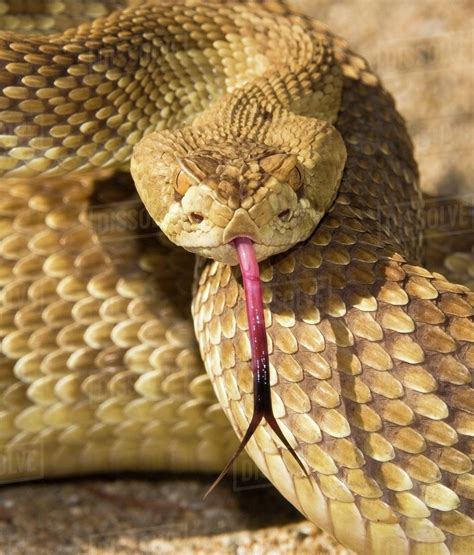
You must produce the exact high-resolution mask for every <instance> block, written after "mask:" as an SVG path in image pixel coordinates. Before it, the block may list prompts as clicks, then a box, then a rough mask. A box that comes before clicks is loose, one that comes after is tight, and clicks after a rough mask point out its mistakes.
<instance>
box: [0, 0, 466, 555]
mask: <svg viewBox="0 0 474 555" xmlns="http://www.w3.org/2000/svg"><path fill="white" fill-rule="evenodd" d="M96 4H100V2H99V3H98V2H96ZM293 4H294V5H295V7H297V8H298V9H300V10H302V11H304V13H307V14H310V15H312V16H314V17H316V18H317V19H319V20H321V21H323V22H324V23H326V24H327V25H328V26H329V27H330V28H331V29H332V30H333V31H334V32H336V33H337V34H339V35H341V36H343V37H344V38H346V39H347V40H348V42H349V43H350V44H351V45H352V47H353V48H354V50H356V51H357V52H358V53H360V54H362V55H363V56H364V57H366V58H367V59H368V61H369V62H370V64H371V65H372V67H374V68H375V69H376V70H377V72H378V73H379V75H380V76H381V77H382V81H383V83H384V84H385V86H386V88H387V89H388V90H389V91H390V92H391V93H392V94H393V95H394V97H395V99H396V102H397V106H398V108H399V110H400V112H401V113H402V115H403V116H404V118H405V120H406V121H407V124H408V128H409V130H410V133H411V136H412V138H413V140H414V143H415V149H416V157H417V159H418V162H419V167H420V174H421V182H422V187H423V189H424V190H425V191H427V192H430V193H433V194H440V195H453V194H455V195H459V196H460V197H462V198H463V199H464V200H465V201H466V202H469V201H470V202H472V201H473V198H474V182H473V177H472V175H473V170H474V156H473V154H474V152H473V148H474V131H473V130H474V125H473V119H474V109H473V102H474V95H473V85H474V25H473V24H474V4H473V2H472V0H451V1H449V2H448V1H446V0H416V2H413V1H412V0H352V1H345V0H299V1H297V0H295V1H294V2H293ZM3 5H4V3H3V2H1V1H0V8H1V7H2V6H3ZM99 7H100V6H99ZM211 481H212V479H211V478H210V477H197V476H196V477H189V476H178V477H172V476H153V477H147V476H144V477H107V478H104V477H99V478H97V479H81V480H77V481H73V480H71V481H61V482H49V483H36V484H26V483H25V484H17V485H6V486H4V487H2V488H1V489H0V552H1V553H7V554H24V553H30V552H32V553H35V554H39V555H41V554H43V553H44V554H46V553H48V554H49V553H59V554H61V555H62V554H69V553H71V554H76V553H87V554H112V553H113V554H115V553H120V554H121V553H125V554H127V553H130V554H140V553H146V554H148V553H160V554H165V553H184V554H186V553H198V554H201V553H202V554H204V553H219V554H220V553H229V554H238V555H242V554H247V553H252V554H253V555H254V554H255V555H257V554H275V555H276V554H280V553H281V554H287V553H298V554H306V553H307V554H312V553H318V554H319V553H320V554H324V553H328V554H329V553H331V554H335V553H337V554H343V553H344V554H346V553H349V552H348V551H347V550H345V549H343V548H341V547H337V546H336V545H335V544H334V542H333V541H332V540H331V539H330V538H329V537H328V536H326V535H324V534H322V533H321V532H319V531H318V530H317V529H316V528H315V527H314V526H313V525H312V524H310V523H308V522H306V521H304V519H303V518H302V517H301V516H300V515H299V514H298V513H297V512H296V511H295V510H294V509H292V507H290V506H289V505H288V504H287V503H286V501H285V500H284V499H283V498H281V497H280V496H279V494H278V493H276V492H275V491H274V490H273V488H271V487H270V486H269V485H267V484H265V483H264V482H263V483H262V482H260V481H258V480H255V479H253V478H252V476H249V477H248V480H243V481H242V480H241V481H239V482H235V481H233V480H232V478H229V480H227V481H226V482H225V483H224V484H223V485H221V486H219V488H218V489H217V490H216V491H215V493H213V495H212V496H211V497H210V498H209V499H207V500H206V501H203V500H202V496H203V494H204V493H205V491H206V489H207V487H208V486H209V484H210V482H211Z"/></svg>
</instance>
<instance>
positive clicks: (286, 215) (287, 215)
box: [278, 210, 291, 222]
mask: <svg viewBox="0 0 474 555" xmlns="http://www.w3.org/2000/svg"><path fill="white" fill-rule="evenodd" d="M278 217H279V218H280V220H281V221H282V222H288V221H289V220H290V219H291V210H283V212H280V213H279V214H278Z"/></svg>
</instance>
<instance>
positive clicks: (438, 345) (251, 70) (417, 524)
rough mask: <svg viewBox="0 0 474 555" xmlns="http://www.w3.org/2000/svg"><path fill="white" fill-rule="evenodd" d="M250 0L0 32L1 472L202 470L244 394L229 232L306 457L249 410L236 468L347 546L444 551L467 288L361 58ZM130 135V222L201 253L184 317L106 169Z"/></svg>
mask: <svg viewBox="0 0 474 555" xmlns="http://www.w3.org/2000/svg"><path fill="white" fill-rule="evenodd" d="M267 7H268V8H269V9H270V11H268V10H267V9H265V7H262V6H259V5H255V4H252V5H234V4H229V5H227V4H226V5H220V4H213V3H207V2H205V3H200V2H194V1H187V2H180V3H174V2H173V3H167V2H162V3H160V4H157V3H151V4H150V5H147V6H140V7H134V8H131V9H129V10H125V11H119V12H115V13H112V14H110V15H109V16H107V17H106V18H105V19H98V20H96V21H94V22H93V23H90V24H84V25H82V26H80V27H77V28H75V29H70V30H67V31H65V32H64V33H63V34H58V35H53V36H50V37H48V38H44V37H41V36H36V37H21V36H18V35H14V34H12V33H8V32H5V33H3V34H2V36H1V41H2V45H1V50H0V63H1V70H0V76H1V79H2V87H3V90H2V95H1V96H0V102H1V105H2V108H1V109H2V112H1V115H0V118H1V119H0V121H1V123H2V145H3V152H2V153H1V156H0V169H1V171H2V175H3V176H4V178H5V179H4V180H2V182H0V189H1V191H2V197H1V199H0V210H1V215H2V221H1V227H0V229H1V234H2V242H1V245H0V255H1V257H2V258H1V264H0V276H1V284H2V287H3V288H2V292H1V314H2V320H1V321H2V326H1V331H2V338H3V339H2V354H1V377H2V380H1V394H0V403H1V410H2V412H1V414H0V416H1V417H0V438H1V442H2V443H1V454H2V468H3V469H5V470H4V473H3V474H4V475H3V476H2V477H3V478H4V479H15V478H19V477H22V478H23V477H25V475H26V477H35V472H36V477H41V476H43V475H48V476H54V475H65V474H76V473H85V472H95V471H106V470H110V469H133V470H139V469H173V470H206V471H217V470H220V469H222V467H223V466H224V464H225V462H226V460H227V459H228V457H229V455H230V454H231V453H232V452H233V451H234V449H235V446H236V443H235V439H234V437H233V432H232V431H231V430H230V429H229V428H228V425H227V422H226V420H225V418H224V417H223V412H222V410H221V407H222V408H223V409H224V412H225V413H226V414H227V416H228V417H229V419H230V421H231V423H232V425H233V427H234V428H235V430H236V431H237V432H238V433H239V435H241V436H242V435H243V434H244V432H245V430H246V429H247V427H248V425H249V421H250V418H251V416H252V410H253V386H252V373H251V366H250V359H251V355H250V343H249V339H248V324H247V318H246V312H245V307H244V295H243V290H242V279H241V276H240V273H239V271H238V269H236V268H235V267H234V266H231V265H227V264H226V263H229V264H235V263H236V257H235V251H234V250H233V248H232V247H230V246H229V244H224V243H227V242H228V241H231V240H232V239H234V238H235V237H239V236H240V235H242V234H246V235H249V236H250V237H251V239H252V240H253V241H254V243H255V250H256V253H257V256H258V258H259V259H261V260H262V262H261V264H260V267H261V276H262V281H263V285H264V287H263V295H264V302H265V319H266V324H267V333H268V340H269V350H270V364H271V368H270V382H271V385H272V400H273V410H274V414H275V416H276V418H277V421H278V423H279V426H280V428H281V429H282V432H283V435H284V437H285V438H287V439H288V440H289V441H290V443H291V445H292V446H293V447H294V449H295V453H296V455H297V457H298V461H302V463H303V468H304V469H305V470H306V472H307V473H308V474H309V475H310V476H308V475H307V474H306V473H305V472H304V471H303V470H302V469H301V468H300V466H298V462H297V461H296V460H295V459H294V458H293V457H292V456H291V454H290V453H289V452H288V450H287V449H285V448H284V447H283V446H282V445H281V443H280V442H279V440H278V439H277V438H276V437H275V436H274V435H272V433H271V432H270V430H269V428H268V426H266V425H261V426H259V427H258V428H257V430H256V432H255V434H254V436H253V438H252V439H251V440H250V442H249V444H248V452H249V454H250V455H251V457H252V458H253V460H254V461H255V462H256V464H257V466H258V467H259V468H260V469H261V470H262V471H263V472H264V473H265V474H266V475H267V476H268V477H269V478H270V480H271V481H272V482H273V483H274V484H275V485H276V486H277V488H278V489H279V490H280V491H281V492H282V493H283V495H285V497H287V498H288V499H289V500H290V501H291V502H292V503H293V504H294V505H295V506H296V507H297V508H298V509H300V510H301V512H302V513H303V514H305V515H306V516H307V517H308V518H309V519H311V520H312V521H313V522H315V523H316V524H317V525H318V526H320V527H322V528H323V529H325V530H326V531H328V532H329V533H331V534H333V535H334V536H335V537H336V539H337V540H338V541H340V542H341V543H342V544H344V545H346V546H348V547H350V548H352V549H354V550H356V551H358V552H361V553H366V552H370V551H372V552H374V553H380V552H382V551H386V550H387V549H389V550H390V549H391V550H393V552H394V553H408V552H410V553H421V552H426V553H446V552H447V551H448V550H450V551H452V552H459V553H462V552H468V551H469V549H470V548H472V537H471V538H470V537H469V535H470V534H471V533H472V521H471V520H470V518H469V503H470V500H471V499H472V496H473V494H472V476H471V475H470V474H469V472H470V470H471V461H470V459H469V453H470V443H469V436H470V435H471V434H472V420H471V419H470V413H471V412H472V396H471V395H472V393H471V391H472V390H471V389H470V379H471V378H470V373H469V369H472V367H473V359H474V354H473V347H472V342H473V341H474V330H473V325H472V314H473V295H472V293H470V292H469V290H468V289H467V288H466V287H463V286H461V285H455V284H453V283H450V282H448V281H446V280H445V279H444V278H443V277H442V276H441V275H439V274H437V273H432V272H429V271H428V270H426V269H425V268H423V267H421V266H418V265H416V261H418V260H419V258H420V248H421V232H422V229H423V218H422V213H423V206H422V201H421V195H420V192H419V189H418V175H417V169H416V164H415V162H414V159H413V153H412V145H411V142H410V139H409V137H408V135H407V133H406V130H405V127H404V123H403V120H402V119H401V117H400V116H399V115H398V113H397V112H396V110H395V107H394V103H393V100H392V98H391V97H390V95H389V94H388V93H387V92H386V91H385V90H384V89H383V88H382V86H381V85H380V83H379V80H378V78H377V77H376V76H375V75H374V74H373V73H372V72H371V70H370V68H369V67H368V65H367V63H366V62H365V60H363V59H362V58H361V57H359V56H357V55H356V54H354V53H353V52H351V51H350V49H349V48H348V47H347V45H346V44H345V42H344V41H342V40H341V39H339V38H338V37H335V36H333V35H332V34H331V33H330V32H329V31H327V30H326V29H325V28H324V26H322V25H321V24H319V23H317V22H314V21H312V20H310V19H307V18H304V17H301V16H297V15H293V14H291V13H289V12H288V11H287V9H286V7H285V6H284V4H283V3H281V4H280V3H278V2H272V3H270V4H268V6H267ZM46 27H47V26H46ZM135 145H136V146H135ZM134 146H135V151H134V157H133V161H132V171H133V176H134V179H135V182H136V185H137V188H138V191H139V193H140V195H141V197H142V199H143V202H144V205H145V206H146V208H147V210H148V211H149V213H150V214H151V216H152V217H153V219H154V220H155V221H156V222H157V223H158V224H159V225H160V226H161V228H162V231H164V233H166V234H167V235H168V236H169V238H171V239H172V240H173V241H176V242H177V243H178V244H182V245H184V246H185V247H186V248H187V249H188V250H191V251H193V252H197V253H198V254H200V255H204V256H211V257H214V258H216V259H217V261H207V260H205V259H204V258H201V259H199V260H198V262H197V264H196V268H195V270H194V274H195V278H194V284H195V285H194V293H193V301H192V304H193V309H192V310H193V321H191V319H190V316H189V314H188V312H189V306H190V304H191V283H192V281H193V257H192V256H191V255H189V254H187V253H186V252H185V251H184V250H182V249H176V248H174V247H173V246H172V245H170V243H168V242H167V241H166V239H165V238H163V237H161V236H160V238H159V240H157V238H156V232H157V230H156V228H155V224H154V222H153V221H150V220H149V219H147V218H146V212H145V211H144V209H143V205H142V204H141V203H140V202H138V201H137V197H136V195H135V192H134V190H133V188H130V186H129V184H128V183H127V178H126V177H125V176H123V175H121V174H113V173H112V170H107V167H110V168H115V167H117V166H120V165H123V164H126V163H127V161H128V160H129V158H130V156H131V154H132V149H133V147H134ZM346 157H347V158H346ZM342 170H344V171H343V174H342V180H341V182H340V184H339V181H340V178H341V172H342ZM334 197H336V198H335V200H334ZM236 216H237V217H236ZM231 220H232V221H233V223H232V225H231V224H229V222H230V221H231ZM293 222H296V225H293ZM316 225H317V227H316V230H314V227H315V226H316ZM229 226H230V227H229ZM232 226H233V229H232ZM249 230H250V231H249ZM269 257H270V258H269ZM193 325H194V328H195V332H196V335H197V337H198V341H199V347H200V354H199V352H198V350H197V346H196V344H195V340H194V335H193V330H192V326H193ZM200 356H202V359H203V360H204V362H205V365H206V368H207V371H208V373H209V374H210V376H211V379H212V381H213V385H214V389H215V393H216V394H217V398H218V399H219V403H217V402H216V399H215V397H214V395H213V393H212V391H211V388H210V382H209V378H208V377H207V376H206V375H204V374H203V373H202V367H201V362H200ZM22 454H26V456H27V459H22V458H21V455H22ZM25 460H26V461H27V463H28V464H19V463H16V462H15V461H25Z"/></svg>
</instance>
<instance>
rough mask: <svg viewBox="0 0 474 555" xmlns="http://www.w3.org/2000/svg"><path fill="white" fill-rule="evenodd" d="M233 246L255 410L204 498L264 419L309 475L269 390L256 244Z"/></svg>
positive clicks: (241, 241)
mask: <svg viewBox="0 0 474 555" xmlns="http://www.w3.org/2000/svg"><path fill="white" fill-rule="evenodd" d="M231 244H232V245H233V246H234V248H235V249H236V251H237V258H238V260H239V265H240V271H241V273H242V282H243V286H244V292H245V305H246V309H247V321H248V329H249V332H248V333H249V339H250V350H251V354H252V373H253V399H254V407H253V415H252V419H251V421H250V424H249V426H248V428H247V431H246V432H245V434H244V437H243V438H242V441H241V442H240V445H239V447H238V448H237V450H236V451H235V453H234V454H233V456H232V457H231V459H230V460H229V462H228V463H227V465H226V466H225V468H224V470H223V471H222V472H221V474H220V475H219V477H218V478H217V479H216V481H215V482H214V483H213V484H212V486H211V487H210V488H209V490H208V491H207V493H206V495H205V496H204V497H207V495H209V494H210V493H211V491H212V490H213V489H214V488H215V487H216V486H217V484H218V483H219V482H220V481H221V480H222V478H223V477H224V476H225V474H226V473H227V471H228V470H229V469H230V467H231V466H232V464H233V463H234V461H235V460H236V459H237V457H238V456H239V455H240V453H241V452H242V450H243V449H244V447H245V446H246V445H247V443H248V442H249V440H250V438H251V437H252V435H253V434H254V432H255V430H256V429H257V427H258V425H259V424H260V422H262V421H263V420H265V421H266V422H267V424H268V425H269V426H270V427H271V429H272V430H273V431H274V433H275V434H276V435H277V436H278V438H279V439H280V441H281V442H282V443H283V445H284V446H285V447H286V448H287V449H288V451H289V452H290V453H291V454H292V456H293V457H294V458H295V460H296V462H297V463H298V464H299V466H300V467H301V468H302V470H303V472H304V473H305V474H306V476H308V472H307V470H306V468H305V467H304V465H303V463H302V462H301V460H300V458H299V457H298V455H297V454H296V452H295V450H294V449H293V447H292V446H291V445H290V443H289V441H288V440H287V439H286V437H285V436H284V434H283V432H282V431H281V428H280V426H279V425H278V422H277V420H276V418H275V415H274V414H273V408H272V397H271V387H270V361H269V356H268V342H267V331H266V326H265V314H264V309H263V293H262V284H261V280H260V269H259V266H258V260H257V256H256V252H255V248H254V243H253V241H252V240H251V239H250V238H249V237H245V236H240V237H236V238H235V239H233V240H232V242H231Z"/></svg>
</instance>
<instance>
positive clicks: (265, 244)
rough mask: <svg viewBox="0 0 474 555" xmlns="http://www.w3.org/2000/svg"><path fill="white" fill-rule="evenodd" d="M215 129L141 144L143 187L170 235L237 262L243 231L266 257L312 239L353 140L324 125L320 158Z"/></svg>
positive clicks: (316, 141) (136, 168)
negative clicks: (235, 244) (347, 143)
mask: <svg viewBox="0 0 474 555" xmlns="http://www.w3.org/2000/svg"><path fill="white" fill-rule="evenodd" d="M304 119H307V118H304ZM203 135H204V137H203ZM210 135H211V134H210V133H209V132H208V133H207V137H206V136H205V133H204V132H200V130H199V129H196V128H187V129H185V130H178V131H174V132H169V131H164V132H157V133H153V134H151V135H148V136H147V137H145V139H143V140H142V141H141V143H140V144H139V145H137V147H136V148H135V151H134V155H133V158H132V165H131V171H132V175H133V178H134V180H135V184H136V186H137V190H138V192H139V194H140V196H141V198H142V200H143V202H144V204H145V207H146V208H147V210H148V212H149V213H150V215H151V216H152V218H153V219H154V220H155V221H156V223H157V224H158V225H159V227H160V228H161V230H162V231H163V232H164V233H165V234H166V235H167V236H168V238H169V239H170V240H171V241H173V242H174V243H175V244H177V245H179V246H182V247H183V248H185V249H186V250H188V251H191V252H194V253H196V254H199V255H201V256H204V257H207V258H212V259H214V260H217V261H219V262H223V263H226V264H232V265H235V264H237V263H238V260H237V255H236V252H235V248H234V247H233V245H232V242H233V240H234V239H235V238H237V237H248V238H249V239H251V240H252V242H253V244H254V248H255V253H256V257H257V260H259V261H261V260H264V259H265V258H268V257H270V256H272V255H275V254H278V253H280V252H283V251H286V250H288V249H289V248H291V247H292V246H294V245H295V244H297V243H299V242H300V241H304V240H305V239H307V238H308V236H309V235H310V234H311V233H312V231H313V230H314V229H315V227H316V225H317V224H318V223H319V221H320V219H321V218H322V216H323V215H324V214H325V212H326V211H327V209H328V208H329V206H330V205H331V203H332V202H333V200H334V198H335V195H336V192H337V188H338V185H339V181H340V178H341V175H342V170H343V167H344V162H345V147H344V143H343V142H342V139H340V136H339V133H338V132H337V131H336V130H335V128H334V127H333V126H332V125H330V124H328V123H326V122H321V123H320V124H319V127H318V129H317V133H315V136H314V137H312V139H313V147H312V150H311V156H312V159H308V154H307V152H306V153H305V152H298V148H296V147H293V148H292V147H291V145H290V147H286V146H284V145H279V146H275V145H272V144H266V143H264V142H260V141H256V140H249V139H239V138H236V137H229V136H220V137H219V136H216V135H214V136H210Z"/></svg>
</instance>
